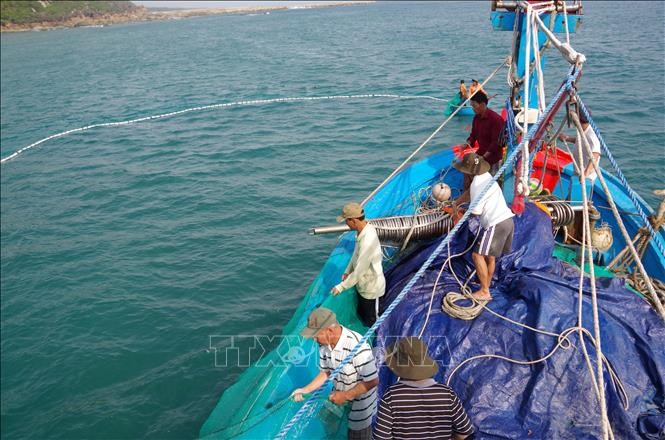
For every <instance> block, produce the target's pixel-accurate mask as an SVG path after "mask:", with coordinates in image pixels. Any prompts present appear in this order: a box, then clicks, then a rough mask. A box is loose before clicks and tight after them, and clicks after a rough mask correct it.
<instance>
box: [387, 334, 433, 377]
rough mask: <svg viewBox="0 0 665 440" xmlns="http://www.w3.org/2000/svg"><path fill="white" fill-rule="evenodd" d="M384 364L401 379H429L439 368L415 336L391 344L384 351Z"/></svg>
mask: <svg viewBox="0 0 665 440" xmlns="http://www.w3.org/2000/svg"><path fill="white" fill-rule="evenodd" d="M386 364H387V365H388V368H390V369H391V370H392V371H393V373H395V374H396V375H397V376H399V377H401V378H402V379H407V380H423V379H429V378H430V377H432V376H434V375H435V374H436V372H437V371H439V366H438V365H437V364H436V362H435V361H434V359H432V358H431V357H429V355H428V354H427V347H425V344H424V343H423V341H421V340H420V339H418V338H416V337H415V336H408V337H406V338H403V339H400V340H399V341H397V342H395V343H394V344H392V345H391V346H390V347H389V348H388V350H387V351H386Z"/></svg>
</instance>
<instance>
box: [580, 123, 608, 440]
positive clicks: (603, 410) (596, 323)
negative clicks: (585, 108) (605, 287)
mask: <svg viewBox="0 0 665 440" xmlns="http://www.w3.org/2000/svg"><path fill="white" fill-rule="evenodd" d="M575 116H576V115H574V116H573V121H574V122H575V126H576V128H577V139H578V140H580V141H579V142H577V153H578V154H579V157H583V154H582V148H583V144H584V146H588V140H587V138H586V136H585V135H584V129H583V128H582V124H580V121H579V119H577V118H576V117H575ZM591 158H592V159H591V161H592V162H594V160H593V155H592V156H591ZM580 169H582V170H583V171H582V173H580V175H579V180H580V185H581V186H582V206H583V207H584V209H583V211H582V213H583V216H582V217H583V223H584V226H583V229H584V230H585V237H584V240H583V243H584V246H583V247H588V249H589V252H588V253H587V255H588V263H589V276H590V281H589V282H590V284H591V306H592V312H593V332H594V337H595V338H594V339H595V345H596V369H597V377H596V380H597V383H598V388H597V391H598V401H599V402H598V404H599V405H600V423H601V426H602V432H603V440H607V439H608V438H609V420H608V419H607V406H606V402H605V380H604V376H603V363H602V359H603V352H602V347H601V341H600V320H599V317H598V298H597V295H596V275H595V268H594V264H593V244H592V243H591V225H590V224H589V204H588V200H587V196H586V177H585V176H584V174H585V173H584V169H585V166H584V164H580ZM580 265H581V267H580V271H581V272H584V260H581V261H580Z"/></svg>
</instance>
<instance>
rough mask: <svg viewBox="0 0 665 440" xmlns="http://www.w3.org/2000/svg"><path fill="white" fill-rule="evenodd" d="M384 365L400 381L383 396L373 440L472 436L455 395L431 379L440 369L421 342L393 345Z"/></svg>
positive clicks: (408, 340) (411, 339) (407, 340)
mask: <svg viewBox="0 0 665 440" xmlns="http://www.w3.org/2000/svg"><path fill="white" fill-rule="evenodd" d="M386 364H387V365H388V367H389V368H390V369H391V370H392V371H393V373H395V374H396V375H397V376H398V377H400V380H399V381H398V382H397V383H396V384H394V385H392V386H391V387H390V388H388V389H387V390H386V392H385V393H384V394H383V397H382V399H381V403H380V404H379V414H378V416H377V419H376V425H375V426H374V439H375V440H388V439H405V440H415V439H437V440H446V439H455V440H459V439H464V438H466V437H467V436H469V435H471V434H472V433H473V425H472V424H471V420H469V417H468V416H467V415H466V412H465V411H464V408H463V407H462V404H461V403H460V401H459V398H458V397H457V395H456V394H455V392H454V391H453V390H452V389H451V388H450V387H448V386H446V385H443V384H440V383H437V382H436V381H435V380H434V379H433V378H432V377H433V376H434V375H435V374H436V372H437V371H438V370H439V367H438V365H437V364H436V362H435V361H434V360H433V359H432V358H430V357H429V356H428V355H427V348H426V347H425V344H423V342H422V341H421V340H420V339H418V338H416V337H407V338H404V339H400V340H399V341H398V342H397V343H395V344H393V345H392V346H391V347H389V348H388V354H387V355H386Z"/></svg>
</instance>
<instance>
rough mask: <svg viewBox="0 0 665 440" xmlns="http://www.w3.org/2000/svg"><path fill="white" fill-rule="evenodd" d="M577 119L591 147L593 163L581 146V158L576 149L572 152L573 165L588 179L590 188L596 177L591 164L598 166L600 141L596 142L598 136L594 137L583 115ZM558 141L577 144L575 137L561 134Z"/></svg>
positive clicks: (594, 134) (584, 148)
mask: <svg viewBox="0 0 665 440" xmlns="http://www.w3.org/2000/svg"><path fill="white" fill-rule="evenodd" d="M579 118H580V123H581V125H582V130H584V131H583V134H584V137H585V138H586V140H587V142H588V143H589V146H590V147H591V154H592V157H593V162H592V161H591V158H590V157H589V153H587V150H586V147H585V146H584V145H582V157H581V158H580V157H579V153H578V149H577V148H576V149H575V151H573V159H574V160H575V163H576V164H577V167H578V169H579V170H580V174H581V176H582V177H584V178H586V179H589V180H590V181H591V185H590V186H593V184H594V182H595V180H596V177H598V176H597V175H596V171H595V170H594V169H593V163H594V162H595V164H596V165H598V161H599V160H600V140H598V136H596V133H595V132H594V131H593V128H591V125H590V124H589V121H588V120H587V118H586V116H585V115H584V113H580V114H579ZM559 139H560V140H562V141H566V142H577V136H568V135H565V134H563V133H561V134H560V135H559ZM587 184H588V182H587Z"/></svg>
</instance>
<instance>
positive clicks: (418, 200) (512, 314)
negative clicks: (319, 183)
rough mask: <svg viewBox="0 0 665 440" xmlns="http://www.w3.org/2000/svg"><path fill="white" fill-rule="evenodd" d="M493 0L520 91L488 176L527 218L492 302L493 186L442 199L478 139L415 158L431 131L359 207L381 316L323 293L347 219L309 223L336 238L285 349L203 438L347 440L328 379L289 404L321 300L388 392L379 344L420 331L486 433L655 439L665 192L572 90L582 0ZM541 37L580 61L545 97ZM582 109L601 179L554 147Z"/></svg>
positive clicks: (334, 270)
mask: <svg viewBox="0 0 665 440" xmlns="http://www.w3.org/2000/svg"><path fill="white" fill-rule="evenodd" d="M490 9H491V23H492V26H493V28H494V29H495V30H499V31H509V32H513V43H512V51H511V52H512V55H511V56H510V57H509V59H507V60H505V62H502V63H501V65H500V66H499V67H498V68H497V70H495V73H496V72H497V71H498V70H499V69H500V68H501V67H502V66H504V65H506V66H507V67H508V69H509V74H508V88H509V92H510V97H509V98H508V99H507V100H506V103H505V112H504V116H505V121H506V128H505V153H504V154H505V155H504V161H503V165H502V166H501V168H500V169H499V171H498V172H497V173H496V175H495V176H494V180H495V181H496V180H499V179H501V181H502V188H503V192H504V196H505V198H506V199H507V200H508V202H509V204H510V205H511V207H512V209H513V211H514V212H515V213H516V214H517V215H516V217H515V237H514V241H513V247H512V251H511V252H510V253H508V254H506V255H504V256H503V257H502V258H501V259H500V260H498V261H497V268H496V271H495V274H494V275H495V276H494V279H493V283H492V288H491V289H492V296H493V299H492V301H490V302H489V303H478V302H474V301H472V300H470V299H469V297H468V293H469V292H470V290H471V289H473V288H474V287H475V286H476V279H475V276H474V270H473V263H472V260H471V256H470V252H469V249H470V244H472V243H473V242H474V240H475V238H476V234H477V231H478V222H477V219H475V218H472V217H471V216H470V211H471V210H472V209H473V207H474V206H475V204H477V203H478V200H479V199H480V198H482V195H483V194H484V193H481V194H480V195H479V196H478V197H477V198H476V199H474V200H471V201H470V204H469V206H468V208H469V209H467V211H466V212H465V213H464V215H462V216H461V218H453V217H452V216H451V214H450V212H449V210H448V209H447V208H448V207H449V204H450V196H451V194H452V196H453V197H454V196H455V195H456V194H459V192H460V188H461V187H462V175H461V174H460V173H459V172H458V171H457V170H456V169H454V168H453V167H452V166H451V165H452V163H453V162H454V161H455V160H458V159H459V157H461V156H462V155H463V154H465V153H466V152H467V151H466V150H465V149H464V148H458V149H456V150H454V151H453V149H452V148H451V149H446V150H444V151H441V152H438V153H435V154H432V155H430V156H428V157H427V158H425V159H424V160H420V161H418V162H415V163H411V162H410V160H411V159H412V158H413V157H414V156H415V154H416V153H417V152H418V151H419V150H420V148H422V147H423V146H424V145H425V144H426V143H427V141H425V143H423V144H422V145H421V146H420V147H419V148H418V149H417V150H416V151H415V152H414V153H412V154H411V155H410V156H409V157H408V158H407V160H405V162H404V163H403V164H402V165H400V166H399V167H397V169H395V171H394V172H393V173H391V175H390V176H388V177H387V178H386V179H385V181H383V182H382V183H381V184H380V185H379V186H378V187H377V188H376V189H375V190H374V191H373V192H372V193H371V194H370V195H369V196H368V197H367V198H366V199H365V200H364V201H363V203H362V204H363V206H364V210H365V213H366V215H367V217H368V218H369V219H371V220H370V221H371V223H373V224H374V225H375V227H376V228H377V232H378V234H379V238H380V239H381V241H382V244H383V245H384V250H385V255H384V257H385V259H384V271H385V274H386V283H387V288H386V294H385V296H384V297H383V298H382V307H381V315H380V317H379V319H378V320H377V321H376V323H375V324H373V325H372V327H370V328H366V327H363V325H362V324H361V323H360V321H359V318H358V316H357V315H356V312H355V301H356V300H355V297H356V295H355V294H353V292H346V293H345V294H342V295H339V296H336V297H333V296H331V295H330V290H331V288H332V287H333V286H334V285H335V284H337V283H338V282H339V280H340V278H341V276H342V272H343V270H344V268H345V267H346V265H347V263H348V261H349V259H350V257H351V254H352V252H353V248H354V244H355V234H354V233H352V232H348V229H345V226H341V227H340V226H331V227H319V228H313V230H312V231H311V232H312V233H313V234H321V233H336V234H341V235H340V236H339V240H338V242H337V244H336V246H335V248H334V249H333V250H332V252H331V254H330V256H329V258H328V259H327V261H326V263H325V264H324V266H323V268H322V269H321V271H320V273H319V275H318V276H317V277H316V279H315V280H314V281H313V283H312V284H311V286H310V288H309V290H308V291H307V292H306V294H305V295H304V297H303V300H302V302H301V303H300V305H299V307H298V309H297V310H296V312H295V313H294V315H293V317H292V318H291V320H290V322H289V323H288V324H287V326H286V327H285V329H284V331H283V334H282V336H281V337H280V338H279V341H278V344H277V347H276V348H275V349H274V350H272V351H271V352H269V353H267V354H265V355H263V356H261V358H260V359H258V360H257V361H256V362H255V363H254V364H253V365H251V366H250V367H249V368H248V369H247V370H245V372H244V373H243V374H242V375H241V377H240V378H239V379H238V380H237V382H236V383H235V384H233V385H232V386H231V387H229V388H228V389H227V390H226V391H225V392H224V394H223V395H222V396H221V398H220V400H219V402H218V404H217V406H216V407H215V408H214V409H213V410H212V413H211V414H210V415H209V417H208V419H207V420H206V421H205V423H204V425H203V426H202V428H201V430H200V433H199V435H200V437H201V438H206V439H213V438H214V439H225V438H248V439H249V438H252V439H256V438H278V439H284V438H307V439H317V438H321V439H323V438H345V437H346V419H345V417H344V411H343V407H337V406H336V405H332V404H330V403H329V402H327V395H328V393H329V390H330V385H331V384H330V380H328V382H326V384H324V386H323V387H321V388H320V389H319V390H317V391H316V392H314V393H312V395H311V396H309V398H308V399H307V400H305V401H304V402H295V401H294V400H292V399H291V398H290V395H291V392H292V391H293V390H294V389H295V388H297V387H301V386H303V385H305V384H307V383H308V382H309V381H310V380H311V379H312V378H313V377H314V376H315V375H316V374H317V372H318V366H317V359H318V358H317V355H316V353H317V350H318V347H317V346H316V344H315V343H314V342H313V341H311V340H304V339H302V338H301V337H300V336H299V332H300V330H301V329H302V328H303V327H304V326H305V325H306V321H307V316H308V314H309V313H310V312H311V311H312V310H313V309H314V308H316V307H319V306H322V305H323V306H325V307H328V308H330V309H332V310H334V311H335V312H336V314H337V317H338V319H339V321H340V322H341V323H342V324H343V325H344V326H346V327H348V328H350V329H352V330H355V331H358V332H359V333H361V334H363V335H364V337H363V341H369V342H371V343H372V344H373V346H374V352H375V356H376V362H377V367H378V368H379V378H380V383H379V389H378V392H379V395H381V394H382V393H383V392H384V391H385V390H386V389H387V388H388V387H389V386H390V385H392V384H393V383H395V382H396V381H397V379H398V378H396V377H395V376H394V374H393V373H392V372H391V371H390V370H389V369H388V368H386V367H385V365H383V359H382V353H384V352H385V348H386V347H387V346H389V345H390V344H391V343H393V342H395V340H396V339H398V338H401V337H405V336H418V337H420V338H421V339H422V340H423V341H425V342H426V344H427V345H428V349H429V352H430V354H431V356H432V357H433V358H434V359H435V360H436V361H437V363H438V365H439V372H438V373H437V375H436V376H435V378H436V380H437V381H439V382H441V383H445V384H448V385H449V386H451V387H452V388H453V389H454V390H455V391H456V393H457V394H458V396H459V398H460V400H461V401H462V402H463V405H464V407H465V409H466V411H467V413H468V415H469V417H470V418H471V420H472V422H473V424H474V427H475V429H476V438H481V439H482V438H511V439H512V438H556V439H579V438H603V439H608V438H617V439H619V438H621V439H633V438H635V439H637V438H662V435H663V429H665V309H664V308H663V307H664V306H663V305H664V303H665V296H664V292H665V283H664V282H665V235H664V234H663V231H662V228H663V224H664V223H665V204H663V203H661V205H660V207H659V208H658V209H657V210H656V211H654V210H653V209H652V208H651V207H649V206H648V205H647V203H646V202H645V201H644V200H643V199H642V198H641V197H640V196H639V195H637V194H636V193H635V192H634V191H633V190H632V189H631V187H630V185H629V183H628V182H627V181H626V179H625V178H624V176H623V173H622V172H621V169H620V167H619V165H618V164H617V162H616V160H615V159H614V157H613V155H612V152H611V150H610V148H609V146H608V145H607V143H606V142H605V140H604V138H603V136H602V132H601V131H600V130H599V129H598V127H597V125H596V124H595V122H594V120H593V117H592V115H591V109H589V108H588V107H587V106H586V104H585V103H584V100H583V99H582V97H581V96H580V94H579V90H582V87H581V84H580V78H581V75H582V74H583V70H584V63H585V60H586V56H585V55H584V54H583V53H582V52H581V51H578V50H576V49H575V48H574V46H573V45H572V43H571V42H570V34H572V33H574V31H575V30H577V29H578V27H579V25H580V23H581V20H582V17H583V9H582V4H581V2H580V1H575V2H565V1H558V0H557V1H544V2H538V3H534V2H524V1H494V2H492V3H491V8H490ZM564 36H565V37H564ZM548 48H549V49H548ZM546 49H547V50H550V52H551V53H554V54H557V53H558V54H559V55H561V56H562V57H563V58H564V59H565V60H566V61H567V62H568V63H569V68H568V70H567V72H566V73H565V76H564V77H563V78H562V80H561V83H560V84H561V85H560V87H559V88H558V90H557V92H556V94H555V95H554V96H553V98H552V99H550V100H548V101H546V100H545V96H544V87H543V82H544V81H543V69H544V58H545V57H544V53H545V50H546ZM597 111H598V112H600V110H597ZM594 114H595V113H594ZM579 115H584V116H586V117H587V118H588V120H589V124H590V126H591V127H592V129H593V130H594V132H595V133H596V135H597V136H598V138H599V140H600V144H601V147H602V155H603V157H604V158H605V160H607V161H608V162H609V163H610V164H611V168H608V169H601V168H599V167H598V165H596V171H597V174H598V178H597V179H596V180H595V181H594V182H593V184H591V181H589V180H587V179H583V178H582V179H580V177H579V171H576V168H579V164H578V163H577V162H579V160H577V161H576V159H575V158H576V157H580V156H581V154H580V153H581V152H582V148H588V147H589V146H588V145H587V143H586V142H579V145H568V144H561V143H559V142H557V139H558V135H559V134H560V133H561V130H562V129H563V128H564V126H565V125H566V124H568V125H569V126H570V127H571V130H577V131H578V134H579V133H580V132H581V125H580V121H579ZM448 119H449V118H448ZM559 122H560V123H559ZM444 125H445V122H444V123H443V124H442V125H441V126H439V128H437V131H435V133H436V132H438V131H439V130H440V129H442V128H443V126H444ZM557 126H558V129H557ZM580 138H581V137H578V139H580ZM430 139H431V136H430ZM428 140H429V139H428ZM576 155H577V156H576ZM488 188H489V184H488V186H487V188H485V191H486V190H487V189H488ZM659 194H660V195H663V196H665V191H664V192H661V193H659ZM235 348H236V347H234V346H232V345H230V346H229V349H231V350H233V349H235ZM357 349H358V347H356V350H357ZM349 357H351V355H349ZM347 361H348V359H347ZM337 373H338V371H337V370H335V371H333V372H332V373H331V376H335V375H336V374H337ZM659 435H660V437H659Z"/></svg>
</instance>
